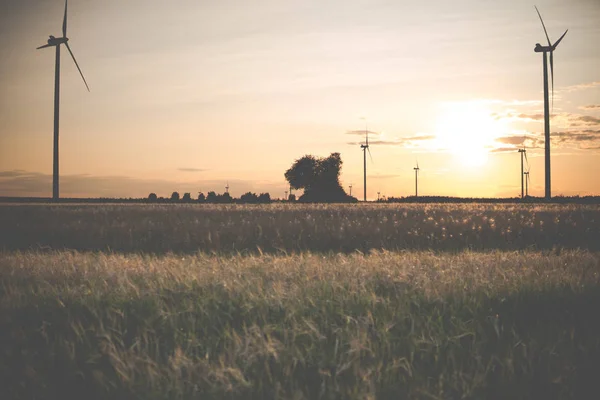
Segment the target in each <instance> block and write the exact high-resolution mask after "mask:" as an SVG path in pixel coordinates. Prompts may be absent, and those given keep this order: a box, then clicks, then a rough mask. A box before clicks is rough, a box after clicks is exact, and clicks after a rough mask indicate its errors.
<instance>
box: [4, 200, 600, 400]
mask: <svg viewBox="0 0 600 400" xmlns="http://www.w3.org/2000/svg"><path fill="white" fill-rule="evenodd" d="M122 209H123V208H116V209H110V208H109V211H94V209H92V208H90V209H88V210H85V209H83V208H79V209H71V208H63V209H60V210H58V211H57V210H55V211H54V212H55V213H58V214H60V215H62V216H65V215H68V214H69V213H77V214H78V215H91V214H93V213H94V212H98V213H100V214H106V213H108V214H112V215H113V216H114V215H121V214H119V213H120V211H119V210H122ZM115 210H116V211H115ZM152 210H153V209H143V210H139V209H137V208H136V209H134V211H132V212H133V213H140V214H141V215H147V214H148V213H150V215H152V214H151V213H152V212H153V211H152ZM217 210H218V209H217ZM343 210H344V212H347V210H346V209H343ZM372 210H373V211H372V212H373V213H374V214H375V215H384V214H385V215H391V214H390V213H391V212H390V211H389V210H388V209H387V208H386V209H381V210H380V209H377V208H372ZM382 210H385V211H382ZM184 211H185V215H187V216H190V215H194V214H195V213H199V212H201V211H197V210H196V209H193V208H187V207H184V208H181V212H182V213H183V212H184ZM409 211H410V212H411V213H413V214H417V213H418V210H417V209H416V208H414V209H410V210H409ZM287 212H291V213H293V212H295V211H287ZM319 212H321V211H319ZM327 212H332V213H334V214H335V213H336V212H337V211H335V210H332V211H325V210H324V211H322V213H327ZM339 212H340V213H342V211H339ZM357 212H358V211H357ZM582 212H583V213H591V214H588V216H589V215H592V216H595V214H594V213H596V211H589V210H583V211H582ZM61 213H64V214H61ZM440 213H442V214H441V215H443V216H444V218H445V215H446V214H443V210H442V211H439V212H438V214H436V215H438V216H440ZM465 213H466V211H465ZM506 213H507V214H508V211H506ZM258 214H259V215H260V216H261V218H265V219H264V221H268V218H266V216H267V215H269V213H268V212H263V211H260V212H259V213H258ZM575 214H576V213H575ZM411 215H412V214H411ZM561 215H562V214H561ZM37 217H40V218H42V220H45V221H47V220H48V218H49V217H48V216H47V215H40V214H38V215H37ZM462 217H463V216H462V215H460V213H459V217H457V219H460V218H462ZM104 218H105V215H104V216H102V217H98V219H97V220H96V221H100V222H102V221H104ZM221 218H222V219H223V218H224V217H222V216H221ZM255 218H258V217H255ZM274 218H277V217H275V216H274ZM561 218H562V217H561ZM33 219H35V218H34V216H32V217H30V218H29V217H28V218H25V222H27V224H28V223H29V222H28V221H31V220H33ZM415 219H416V217H415ZM233 220H234V218H232V221H233ZM260 220H261V221H263V219H260ZM348 220H350V219H348ZM83 221H85V222H83ZM161 221H163V220H161ZM436 222H438V223H439V219H436ZM121 223H122V222H119V221H118V220H117V221H115V220H111V221H110V222H104V224H106V225H108V226H109V227H110V226H122V225H120V224H121ZM181 223H182V224H186V223H188V222H184V221H182V222H181ZM232 223H233V222H232ZM353 223H357V224H359V225H363V226H365V225H367V226H368V225H369V224H370V222H368V221H357V222H356V221H355V222H353ZM384 223H386V222H384ZM577 223H579V222H577ZM581 223H589V222H588V221H581ZM82 224H83V225H84V226H87V227H88V228H85V229H83V230H82V232H83V233H82V234H85V232H88V231H87V230H86V229H90V228H89V226H91V224H92V222H91V221H88V220H82ZM88 224H89V225H88ZM144 224H146V225H144V226H147V224H148V221H146V222H144ZM161 224H164V221H163V222H161ZM196 224H197V226H202V222H198V223H196ZM161 226H164V225H161ZM266 226H272V225H268V224H267V225H266ZM565 226H567V225H565ZM585 226H590V225H585ZM591 227H592V228H595V226H594V225H591ZM320 228H323V229H327V228H325V227H323V226H322V225H319V229H320ZM3 229H4V228H3ZM27 229H29V228H27ZM57 229H58V230H59V231H60V229H62V228H60V226H59V227H58V228H57ZM69 229H70V230H69V232H72V230H73V229H74V228H73V226H72V225H69ZM91 229H92V230H99V229H100V228H96V227H94V228H91ZM110 229H112V228H110ZM121 229H122V228H121ZM131 229H138V228H134V227H133V226H132V227H131ZM269 229H272V228H269ZM423 229H425V228H423ZM268 232H270V231H268ZM326 232H328V231H327V230H326ZM89 234H90V235H92V234H91V233H89ZM46 239H47V240H50V239H49V238H46ZM70 240H75V239H74V238H72V237H71V238H70ZM70 243H72V242H70ZM236 243H237V242H236ZM599 274H600V254H598V253H595V252H590V251H587V250H563V251H560V252H559V251H555V252H548V251H545V252H540V251H524V252H509V251H492V252H479V253H475V252H468V251H467V252H456V253H448V252H446V253H443V252H442V253H440V252H430V251H425V252H417V251H401V252H386V251H383V252H373V253H372V254H370V255H362V254H359V253H353V254H342V253H338V254H334V253H331V254H322V253H312V254H309V253H304V254H296V255H287V256H286V255H268V254H264V255H246V256H241V255H238V256H227V255H221V256H218V255H208V254H205V253H196V254H181V253H180V254H173V253H171V254H165V255H157V256H152V255H148V254H108V253H98V252H85V253H81V252H76V251H49V252H43V253H42V252H35V251H27V252H20V251H5V252H2V253H0V387H1V388H2V393H3V397H2V398H6V399H58V398H60V399H66V398H74V399H75V398H76V399H83V398H85V399H94V398H98V399H100V398H101V399H131V398H139V399H187V398H202V399H211V398H215V399H221V398H229V399H276V398H296V399H302V398H306V399H317V398H325V399H342V398H344V399H346V398H355V399H365V398H391V399H398V398H400V399H402V398H411V399H412V398H418V399H420V398H422V399H460V398H467V399H482V398H486V399H509V398H510V399H531V398H543V399H554V398H556V399H559V398H560V399H562V398H578V399H583V398H593V397H589V394H592V393H598V390H599V389H600V381H599V380H598V375H597V370H598V368H597V366H598V363H599V362H600V319H599V318H598V309H599V306H600V285H599V283H600V275H599Z"/></svg>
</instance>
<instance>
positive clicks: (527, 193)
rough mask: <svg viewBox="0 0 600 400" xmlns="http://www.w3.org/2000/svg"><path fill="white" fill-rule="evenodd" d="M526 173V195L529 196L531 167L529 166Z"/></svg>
mask: <svg viewBox="0 0 600 400" xmlns="http://www.w3.org/2000/svg"><path fill="white" fill-rule="evenodd" d="M524 174H525V197H529V167H527V171H525V172H524Z"/></svg>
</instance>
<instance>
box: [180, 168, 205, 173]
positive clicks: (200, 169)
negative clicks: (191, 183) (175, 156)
mask: <svg viewBox="0 0 600 400" xmlns="http://www.w3.org/2000/svg"><path fill="white" fill-rule="evenodd" d="M177 171H181V172H204V171H207V170H206V169H202V168H177Z"/></svg>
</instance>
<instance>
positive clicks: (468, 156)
mask: <svg viewBox="0 0 600 400" xmlns="http://www.w3.org/2000/svg"><path fill="white" fill-rule="evenodd" d="M502 125H503V124H502V122H501V121H498V120H497V119H495V118H494V117H493V115H492V111H491V110H490V109H489V108H488V107H487V106H486V105H485V104H484V103H482V102H477V101H472V102H459V103H449V104H444V107H443V111H442V113H441V114H440V117H439V118H438V124H437V129H436V131H435V135H436V142H437V144H438V146H439V147H440V148H441V149H443V150H446V151H448V152H450V153H452V154H453V155H455V156H456V158H458V159H459V161H460V163H461V164H462V165H464V166H468V167H480V166H483V165H484V164H485V163H486V162H487V160H488V155H489V151H490V149H491V148H493V147H494V142H495V139H496V138H498V137H499V136H501V135H502V132H503V130H504V127H503V126H502Z"/></svg>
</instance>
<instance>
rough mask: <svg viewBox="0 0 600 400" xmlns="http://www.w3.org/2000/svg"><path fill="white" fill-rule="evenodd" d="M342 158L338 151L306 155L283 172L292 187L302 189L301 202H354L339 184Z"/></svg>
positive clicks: (354, 199)
mask: <svg viewBox="0 0 600 400" xmlns="http://www.w3.org/2000/svg"><path fill="white" fill-rule="evenodd" d="M341 169H342V158H341V156H340V153H331V154H330V155H329V157H325V158H317V157H315V156H312V155H306V156H304V157H302V158H300V159H298V160H296V161H295V162H294V164H292V166H291V167H290V169H288V170H287V171H286V172H285V179H286V180H287V181H288V182H289V184H290V186H291V187H292V188H293V189H304V194H303V195H302V196H300V199H298V200H299V201H301V202H309V203H317V202H339V203H344V202H356V201H357V200H356V198H354V197H351V196H348V195H347V194H346V192H345V191H344V189H343V188H342V185H341V184H340V180H339V178H340V172H341Z"/></svg>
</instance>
